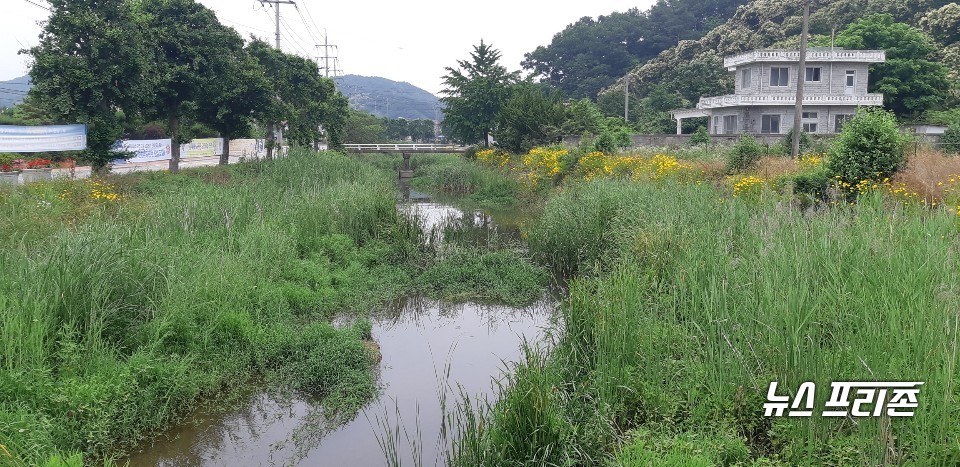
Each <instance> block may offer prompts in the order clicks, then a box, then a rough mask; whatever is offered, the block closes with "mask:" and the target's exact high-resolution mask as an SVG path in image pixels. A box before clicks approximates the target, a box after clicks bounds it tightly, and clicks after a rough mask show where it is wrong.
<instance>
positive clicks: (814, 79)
mask: <svg viewBox="0 0 960 467" xmlns="http://www.w3.org/2000/svg"><path fill="white" fill-rule="evenodd" d="M820 70H821V68H820V67H807V75H806V77H805V78H804V81H806V82H808V83H819V82H820Z"/></svg>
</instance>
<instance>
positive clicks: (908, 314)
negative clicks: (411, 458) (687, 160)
mask: <svg viewBox="0 0 960 467" xmlns="http://www.w3.org/2000/svg"><path fill="white" fill-rule="evenodd" d="M958 241H960V221H958V217H957V214H956V213H955V212H953V211H950V210H948V209H933V210H930V209H928V208H924V207H920V206H915V205H909V206H904V205H903V204H902V203H896V202H888V201H887V200H886V199H884V197H883V195H882V194H881V193H879V192H873V193H870V194H867V195H863V196H861V198H860V199H859V200H858V202H857V203H855V204H854V205H852V206H849V205H843V206H837V207H833V208H830V209H822V210H817V211H801V210H798V209H796V208H795V207H792V206H791V204H790V202H789V201H788V200H784V199H782V198H781V197H778V196H776V195H774V194H772V193H768V195H767V196H762V197H758V198H750V199H741V198H727V197H725V196H724V195H723V194H722V192H721V191H719V190H718V189H717V188H716V187H714V186H712V185H710V184H701V185H697V184H682V183H672V182H667V183H659V184H652V183H636V182H630V181H622V180H609V179H603V180H596V181H592V182H588V183H580V184H571V185H570V186H568V187H566V188H565V189H564V190H562V191H560V192H558V193H556V194H555V195H553V196H552V197H551V199H550V200H549V201H548V202H547V203H546V207H545V212H544V215H543V217H542V218H541V220H540V222H539V224H538V225H536V226H534V227H533V228H532V229H531V232H530V244H531V247H532V248H533V249H534V251H535V252H536V253H537V254H538V255H539V256H540V258H542V259H544V260H545V261H548V262H550V263H551V264H553V265H554V267H555V268H557V269H560V270H564V271H567V272H576V273H578V274H579V277H578V278H577V279H575V280H573V281H572V284H571V288H570V296H569V299H568V300H567V302H566V303H565V304H564V307H563V317H564V319H563V330H564V331H565V332H564V334H563V335H562V337H561V338H560V339H559V340H558V342H557V343H556V346H555V349H554V350H553V352H552V353H551V354H550V355H545V354H544V353H542V352H528V355H527V358H526V360H525V361H524V362H522V363H521V364H519V365H518V366H517V368H516V369H515V370H514V372H513V374H512V376H511V377H510V380H509V383H508V384H507V385H505V386H504V387H503V388H502V390H501V392H500V394H499V402H497V403H496V405H495V406H494V407H493V408H492V409H491V411H490V412H489V413H486V414H483V413H481V414H480V415H479V416H478V414H477V411H476V410H472V409H471V410H470V411H466V412H467V415H468V416H464V417H463V418H464V419H466V420H468V421H469V423H463V424H462V425H461V426H460V428H461V434H462V435H461V437H460V438H459V441H457V446H456V447H455V448H454V451H455V452H456V453H457V454H458V456H457V458H456V462H455V463H456V464H458V465H604V464H610V465H665V463H666V464H671V465H730V464H757V465H880V464H883V465H892V464H911V465H956V464H957V463H958V462H960V423H958V420H960V406H958V405H957V403H956V401H957V400H958V397H960V391H958V389H957V388H958V386H960V384H958V383H960V373H958V372H957V371H956V368H957V363H958V332H960V331H958V330H960V314H958V312H957V309H958V308H957V306H956V304H957V303H958V300H960V267H958V266H960V262H958V260H960V258H958V253H960V251H958V249H957V244H958ZM771 381H778V382H779V383H780V386H781V388H792V389H790V391H796V389H797V388H798V387H799V385H800V384H801V383H802V382H805V381H814V382H815V383H816V384H817V388H818V391H817V405H818V406H820V407H822V406H823V404H824V403H825V401H826V399H827V398H828V397H829V390H828V388H829V385H830V382H832V381H923V382H924V383H925V384H924V385H923V386H922V388H923V389H922V391H921V395H920V407H919V409H918V410H917V412H916V415H915V416H914V417H912V418H907V419H896V420H893V421H891V420H890V419H888V418H863V419H849V418H848V419H827V418H821V417H812V418H766V417H764V416H763V409H762V404H763V402H764V401H765V398H766V391H767V388H768V385H769V383H770V382H771ZM476 418H480V420H475V419H476Z"/></svg>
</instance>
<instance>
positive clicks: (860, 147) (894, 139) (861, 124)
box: [827, 109, 906, 184]
mask: <svg viewBox="0 0 960 467" xmlns="http://www.w3.org/2000/svg"><path fill="white" fill-rule="evenodd" d="M905 143H906V140H905V138H904V136H903V135H902V134H901V133H900V129H899V128H898V127H897V119H896V117H894V116H893V114H892V113H890V112H887V111H884V110H879V109H869V110H867V109H863V110H860V111H859V112H857V115H856V116H854V117H853V119H852V120H850V121H849V122H847V124H846V125H844V127H843V131H842V132H840V135H839V136H838V137H837V139H836V140H835V141H834V142H833V147H831V148H830V160H829V162H828V164H827V167H828V169H829V171H830V172H829V173H830V175H834V176H839V177H840V179H841V180H843V181H844V182H847V183H853V184H856V183H858V182H860V181H862V180H880V179H883V178H886V177H889V176H891V175H893V174H894V173H896V172H897V170H899V169H900V167H901V165H903V162H904V145H905Z"/></svg>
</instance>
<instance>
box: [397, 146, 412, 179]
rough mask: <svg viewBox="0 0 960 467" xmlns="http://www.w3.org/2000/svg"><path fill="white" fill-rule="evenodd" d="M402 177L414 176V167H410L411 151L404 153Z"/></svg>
mask: <svg viewBox="0 0 960 467" xmlns="http://www.w3.org/2000/svg"><path fill="white" fill-rule="evenodd" d="M400 178H413V169H411V168H410V153H409V152H405V153H403V165H401V166H400Z"/></svg>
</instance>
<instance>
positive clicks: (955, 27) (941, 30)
mask: <svg viewBox="0 0 960 467" xmlns="http://www.w3.org/2000/svg"><path fill="white" fill-rule="evenodd" d="M920 27H921V28H922V29H923V31H924V32H926V33H927V34H929V35H930V37H932V38H934V39H936V40H937V41H938V42H940V43H941V44H943V45H950V44H953V43H955V42H960V5H957V4H956V3H950V4H947V5H944V6H943V7H941V8H939V9H937V10H930V11H929V12H927V14H926V15H924V17H923V18H921V19H920Z"/></svg>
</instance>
